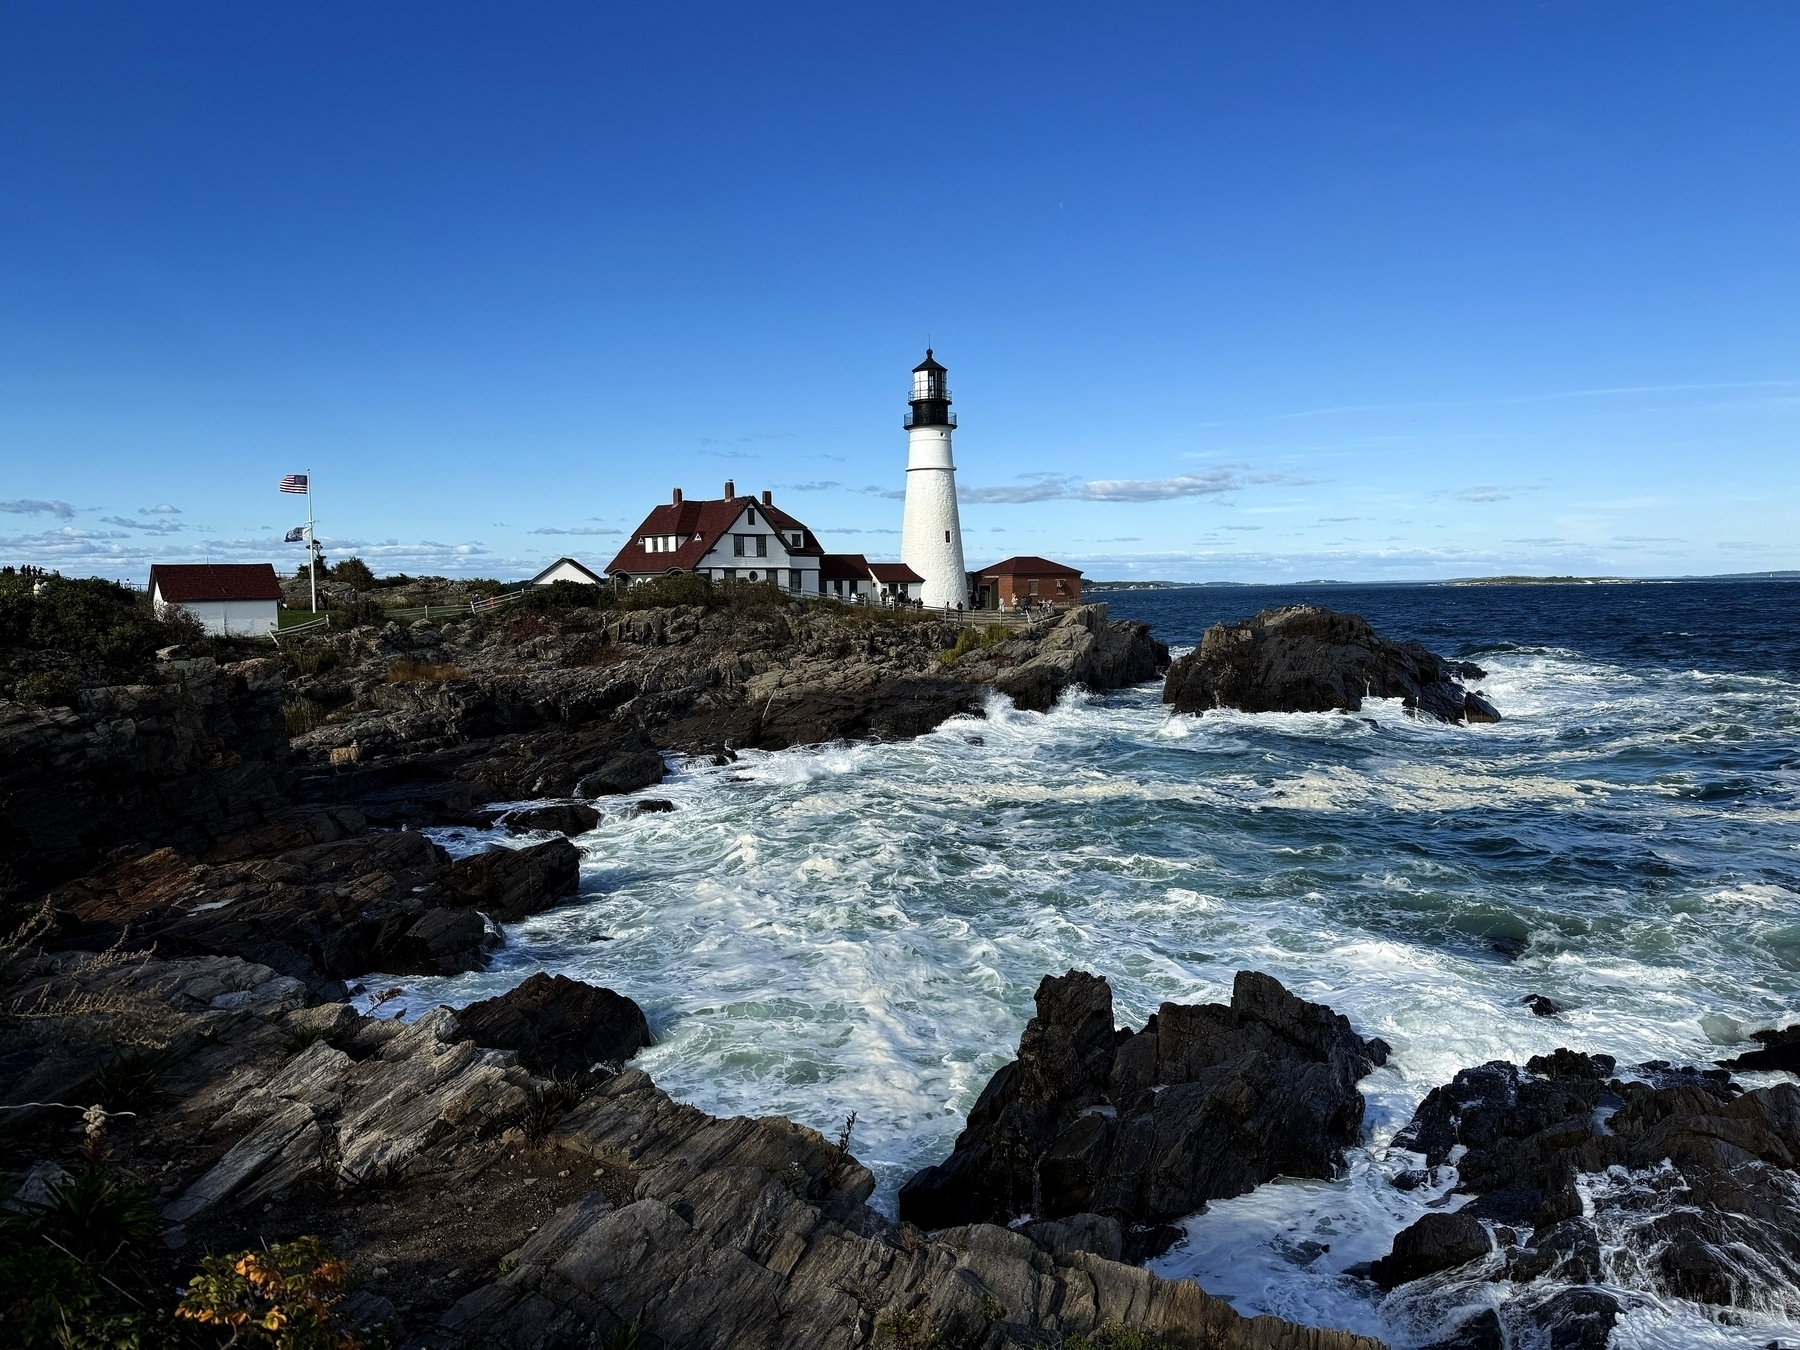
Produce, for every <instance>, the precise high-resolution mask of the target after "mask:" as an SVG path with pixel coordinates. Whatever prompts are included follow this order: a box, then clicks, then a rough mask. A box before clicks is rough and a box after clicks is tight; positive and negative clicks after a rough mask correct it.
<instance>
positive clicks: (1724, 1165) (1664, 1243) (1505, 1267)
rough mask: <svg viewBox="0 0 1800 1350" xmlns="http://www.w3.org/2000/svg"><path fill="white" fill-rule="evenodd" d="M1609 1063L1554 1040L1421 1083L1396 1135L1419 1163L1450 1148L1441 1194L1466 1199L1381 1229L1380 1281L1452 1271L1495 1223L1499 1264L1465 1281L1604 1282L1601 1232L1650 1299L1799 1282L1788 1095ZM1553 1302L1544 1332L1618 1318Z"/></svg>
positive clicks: (1755, 1290) (1742, 1296)
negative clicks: (1445, 1211) (1388, 1239)
mask: <svg viewBox="0 0 1800 1350" xmlns="http://www.w3.org/2000/svg"><path fill="white" fill-rule="evenodd" d="M1615 1068H1616V1066H1615V1064H1614V1062H1613V1060H1612V1059H1611V1058H1610V1057H1608V1056H1605V1055H1587V1054H1580V1053H1576V1052H1574V1051H1570V1050H1558V1051H1556V1052H1555V1053H1554V1054H1551V1055H1542V1056H1538V1057H1535V1058H1533V1059H1531V1060H1530V1061H1528V1062H1527V1064H1526V1065H1525V1067H1524V1068H1523V1069H1520V1068H1519V1067H1518V1066H1517V1065H1514V1064H1509V1063H1506V1062H1503V1061H1495V1062H1493V1063H1490V1064H1483V1065H1480V1066H1478V1067H1476V1068H1471V1069H1464V1070H1463V1071H1462V1072H1460V1073H1458V1074H1457V1075H1456V1077H1455V1078H1454V1079H1453V1080H1452V1081H1451V1082H1450V1083H1448V1084H1446V1085H1444V1086H1443V1087H1439V1088H1435V1089H1433V1090H1432V1092H1431V1093H1430V1095H1429V1096H1427V1097H1426V1099H1425V1100H1424V1102H1423V1103H1421V1104H1420V1106H1419V1109H1418V1111H1417V1112H1415V1113H1414V1115H1413V1119H1412V1121H1411V1123H1410V1124H1409V1125H1408V1126H1407V1127H1406V1129H1405V1130H1403V1131H1402V1132H1401V1133H1400V1135H1399V1136H1398V1137H1397V1138H1396V1140H1395V1145H1396V1146H1397V1147H1400V1148H1405V1149H1411V1150H1415V1151H1417V1152H1420V1153H1423V1154H1424V1155H1425V1159H1426V1162H1427V1163H1428V1164H1429V1165H1431V1166H1433V1167H1436V1166H1438V1165H1440V1164H1442V1163H1444V1162H1446V1161H1447V1160H1448V1159H1449V1158H1450V1157H1451V1155H1452V1151H1453V1150H1454V1149H1456V1148H1457V1147H1458V1146H1459V1145H1460V1146H1462V1147H1463V1148H1465V1149H1466V1150H1467V1151H1466V1152H1465V1153H1464V1154H1462V1156H1461V1157H1460V1158H1459V1159H1458V1161H1457V1163H1456V1168H1457V1177H1458V1180H1457V1190H1459V1191H1462V1192H1464V1193H1468V1194H1472V1195H1474V1196H1475V1197H1476V1198H1475V1199H1474V1200H1473V1201H1472V1202H1471V1203H1469V1204H1467V1205H1466V1206H1465V1207H1463V1208H1462V1209H1460V1210H1458V1211H1456V1212H1455V1213H1454V1214H1451V1215H1442V1214H1432V1215H1427V1216H1426V1217H1425V1218H1423V1219H1421V1220H1419V1222H1417V1223H1415V1224H1414V1225H1413V1226H1412V1227H1411V1228H1408V1229H1406V1230H1405V1231H1403V1232H1402V1233H1401V1234H1400V1235H1399V1236H1398V1237H1396V1239H1395V1241H1394V1250H1393V1253H1392V1254H1391V1255H1390V1256H1388V1257H1387V1258H1385V1259H1384V1260H1382V1261H1378V1262H1376V1263H1375V1273H1376V1275H1377V1279H1378V1280H1379V1282H1381V1283H1382V1284H1383V1286H1384V1287H1391V1286H1392V1285H1393V1284H1394V1283H1396V1282H1403V1281H1406V1280H1410V1279H1416V1278H1418V1277H1419V1276H1421V1275H1423V1274H1427V1273H1434V1272H1438V1271H1442V1270H1446V1269H1454V1268H1455V1267H1456V1266H1457V1265H1458V1264H1459V1263H1458V1262H1457V1261H1456V1260H1455V1259H1454V1258H1455V1257H1456V1256H1457V1254H1458V1253H1459V1252H1466V1253H1467V1256H1466V1258H1465V1259H1466V1260H1474V1259H1476V1258H1478V1257H1481V1256H1483V1255H1484V1254H1485V1253H1487V1252H1488V1251H1489V1250H1490V1249H1491V1244H1489V1243H1486V1242H1485V1238H1486V1230H1490V1229H1500V1228H1504V1229H1506V1230H1507V1243H1506V1244H1503V1245H1505V1246H1506V1252H1505V1260H1504V1262H1500V1263H1494V1265H1493V1267H1492V1268H1490V1267H1488V1266H1481V1267H1478V1268H1477V1269H1476V1270H1475V1271H1474V1272H1473V1273H1471V1275H1470V1277H1469V1278H1471V1279H1479V1278H1504V1279H1509V1280H1513V1281H1519V1282H1524V1281H1530V1280H1536V1279H1540V1278H1548V1279H1551V1280H1554V1281H1558V1282H1561V1283H1565V1284H1572V1285H1586V1284H1592V1283H1597V1282H1601V1281H1606V1280H1609V1265H1608V1262H1609V1259H1610V1258H1608V1257H1607V1255H1606V1251H1605V1249H1606V1246H1607V1243H1603V1241H1602V1239H1601V1230H1602V1229H1603V1228H1605V1229H1607V1230H1608V1231H1610V1232H1612V1233H1613V1234H1614V1236H1613V1237H1611V1238H1609V1239H1608V1242H1610V1243H1614V1244H1617V1243H1619V1242H1621V1241H1624V1242H1626V1243H1627V1244H1629V1245H1630V1246H1631V1250H1629V1251H1627V1253H1626V1254H1625V1255H1624V1256H1623V1257H1622V1258H1620V1259H1621V1260H1624V1261H1625V1262H1626V1263H1627V1265H1628V1266H1629V1268H1630V1269H1631V1270H1632V1271H1634V1272H1635V1274H1634V1275H1633V1277H1632V1278H1634V1279H1636V1280H1638V1281H1639V1282H1641V1283H1642V1284H1643V1286H1644V1287H1646V1289H1647V1290H1648V1292H1651V1293H1654V1294H1656V1295H1658V1296H1662V1297H1673V1298H1683V1299H1693V1300H1696V1301H1699V1302H1702V1303H1710V1304H1716V1305H1723V1306H1739V1307H1743V1306H1752V1305H1753V1304H1754V1303H1755V1300H1757V1299H1758V1298H1760V1297H1762V1296H1763V1293H1764V1292H1766V1290H1767V1289H1768V1288H1770V1287H1771V1286H1773V1285H1780V1284H1785V1285H1786V1286H1788V1287H1789V1288H1793V1287H1800V1176H1797V1175H1796V1172H1795V1169H1796V1166H1797V1164H1800V1089H1797V1088H1795V1087H1794V1086H1793V1085H1792V1084H1786V1083H1784V1084H1779V1085H1777V1086H1775V1087H1769V1088H1761V1089H1758V1090H1756V1091H1753V1092H1743V1091H1742V1090H1741V1089H1740V1088H1739V1086H1738V1085H1737V1084H1736V1083H1734V1082H1732V1081H1731V1080H1730V1077H1729V1075H1727V1074H1725V1073H1723V1072H1721V1071H1718V1070H1695V1069H1691V1068H1689V1069H1682V1068H1677V1067H1674V1066H1671V1065H1668V1064H1666V1063H1664V1062H1661V1061H1656V1062H1652V1063H1650V1064H1647V1065H1640V1066H1639V1067H1638V1068H1637V1069H1635V1070H1633V1071H1632V1072H1631V1074H1630V1075H1629V1076H1628V1077H1625V1078H1620V1077H1618V1076H1615ZM1584 1177H1585V1178H1587V1180H1586V1181H1585V1182H1580V1183H1579V1184H1578V1179H1579V1178H1584ZM1584 1191H1585V1194H1586V1203H1585V1204H1584ZM1452 1221H1454V1222H1455V1224H1456V1225H1457V1227H1456V1230H1455V1231H1454V1232H1452V1231H1451V1222H1452ZM1471 1225H1473V1226H1472V1227H1471ZM1478 1229H1480V1230H1483V1238H1484V1242H1483V1244H1482V1245H1481V1246H1479V1248H1478V1247H1477V1244H1476V1238H1475V1235H1476V1231H1477V1230H1478ZM1621 1233H1623V1234H1625V1235H1626V1236H1624V1237H1623V1238H1622V1237H1621V1236H1620V1234H1621ZM1459 1244H1460V1245H1459ZM1575 1295H1579V1297H1575ZM1553 1304H1554V1306H1551V1305H1545V1307H1543V1308H1540V1309H1539V1310H1538V1314H1537V1316H1538V1317H1539V1325H1540V1327H1542V1328H1545V1329H1547V1330H1548V1334H1549V1336H1550V1339H1551V1341H1552V1342H1553V1343H1555V1344H1566V1345H1569V1346H1585V1345H1595V1346H1600V1345H1604V1344H1605V1343H1606V1334H1607V1332H1608V1331H1609V1330H1610V1328H1611V1326H1612V1322H1613V1319H1614V1317H1615V1316H1616V1315H1617V1312H1618V1305H1617V1304H1616V1302H1615V1301H1613V1300H1612V1299H1611V1297H1610V1296H1609V1295H1604V1294H1601V1293H1598V1292H1597V1291H1588V1290H1582V1289H1576V1290H1572V1291H1570V1293H1569V1294H1568V1295H1559V1296H1558V1298H1557V1299H1556V1300H1554V1301H1553ZM1546 1319H1547V1320H1546Z"/></svg>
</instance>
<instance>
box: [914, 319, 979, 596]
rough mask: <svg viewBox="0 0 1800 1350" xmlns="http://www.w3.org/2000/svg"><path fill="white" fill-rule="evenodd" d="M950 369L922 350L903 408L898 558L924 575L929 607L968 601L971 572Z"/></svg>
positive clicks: (925, 593)
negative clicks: (959, 503) (961, 512)
mask: <svg viewBox="0 0 1800 1350" xmlns="http://www.w3.org/2000/svg"><path fill="white" fill-rule="evenodd" d="M949 376H950V372H949V371H947V370H946V369H944V367H943V366H941V365H939V364H938V363H937V361H936V360H935V359H934V358H933V357H932V355H931V349H930V348H929V347H927V348H926V349H925V359H924V360H923V361H921V362H919V364H918V365H916V366H914V367H913V382H912V398H911V400H910V404H911V406H910V407H909V408H908V409H907V412H906V432H907V441H908V445H907V453H906V514H905V517H904V519H903V521H902V523H901V530H900V558H901V561H902V562H904V563H905V564H906V565H907V566H908V567H910V568H912V570H913V571H915V572H917V573H918V574H919V575H920V576H922V577H923V578H925V585H924V587H923V590H922V595H923V598H924V601H925V605H926V607H927V608H937V607H939V606H942V605H952V606H955V605H962V606H965V607H966V606H967V605H968V603H969V573H968V570H967V569H966V568H965V566H964V565H963V546H962V522H961V521H960V520H959V519H957V514H956V461H955V460H954V459H952V458H951V457H950V433H951V432H952V431H954V430H955V429H956V414H955V413H953V412H951V411H950V379H949Z"/></svg>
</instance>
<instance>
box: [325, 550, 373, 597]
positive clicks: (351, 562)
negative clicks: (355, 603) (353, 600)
mask: <svg viewBox="0 0 1800 1350" xmlns="http://www.w3.org/2000/svg"><path fill="white" fill-rule="evenodd" d="M331 579H332V580H333V581H341V582H343V583H344V585H346V586H354V587H355V588H356V589H357V590H359V591H372V590H374V589H375V574H374V573H373V572H371V571H370V570H369V565H368V564H367V563H366V562H364V561H363V560H362V559H361V558H345V559H344V561H342V562H341V563H339V564H338V565H337V566H335V567H333V568H332V569H331Z"/></svg>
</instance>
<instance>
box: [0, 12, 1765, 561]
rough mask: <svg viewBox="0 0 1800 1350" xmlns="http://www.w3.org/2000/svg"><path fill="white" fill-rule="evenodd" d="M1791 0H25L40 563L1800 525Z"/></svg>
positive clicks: (9, 543) (15, 83) (18, 62)
mask: <svg viewBox="0 0 1800 1350" xmlns="http://www.w3.org/2000/svg"><path fill="white" fill-rule="evenodd" d="M1796 70H1800V6H1795V5H1793V4H1791V3H1743V4H1734V5H1730V6H1720V5H1702V4H1662V5H1651V4H1621V3H1605V2H1603V0H1594V2H1590V3H1580V4H1559V3H1548V4H1537V5H1524V4H1503V3H1485V4H1483V3H1468V4H1458V5H1445V4H1442V3H1430V4H1374V5H1345V4H1341V3H1330V4H1288V5H1224V4H1212V5H1191V4H1189V5H1164V4H1135V5H1129V6H1124V5H1121V6H1092V7H1083V8H1067V7H1055V6H1046V5H1041V4H1038V5H1026V4H1019V5H972V6H955V7H944V6H916V5H891V4H889V5H841V4H840V5H823V4H821V5H816V6H805V5H783V6H777V7H772V8H769V7H756V6H742V5H738V6H719V7H704V6H688V5H656V6H630V7H625V6H617V7H614V6H602V5H557V4H532V5H523V6H491V5H483V6H474V5H459V4H449V3H438V4H432V5H425V4H408V5H402V4H381V3H377V4H367V3H365V4H360V5H348V4H337V3H318V4H308V5H304V6H300V5H291V6H281V7H277V6H244V5H228V4H225V3H212V4H204V5H195V4H182V3H163V4H157V5H141V4H139V5H119V6H106V5H94V4H81V3H68V2H67V0H56V2H54V3H21V2H19V0H14V2H13V3H10V4H8V5H6V6H5V7H4V8H3V9H0V562H9V563H17V562H34V563H41V564H47V565H51V566H57V567H60V568H61V569H62V570H63V571H65V572H67V573H90V572H91V573H98V574H101V575H109V576H121V577H136V578H139V579H141V577H142V575H143V572H144V570H145V568H146V566H147V564H148V563H149V562H151V561H154V560H157V559H165V560H171V561H174V560H190V559H200V558H206V557H210V558H213V559H215V560H222V559H241V558H248V559H262V558H268V559H271V560H273V561H276V562H277V563H280V564H283V565H287V564H292V563H297V562H298V561H299V557H298V555H299V552H300V550H299V549H298V548H296V547H291V546H283V545H281V544H280V543H279V540H280V537H281V534H282V532H283V531H284V530H285V529H286V528H287V527H288V526H290V525H292V524H294V523H296V521H297V520H298V519H299V515H298V514H297V513H296V506H295V503H296V500H297V499H296V498H293V497H280V496H278V495H277V493H276V491H275V484H276V481H277V479H278V478H279V477H280V475H281V474H283V473H286V472H291V471H298V470H310V471H311V473H312V474H313V476H314V480H315V484H316V487H317V493H318V495H317V510H318V513H319V516H320V520H321V530H320V533H321V537H322V538H323V539H324V540H325V542H326V543H327V545H328V547H329V548H330V551H331V554H332V556H333V557H342V556H345V555H347V554H349V553H352V552H354V553H359V554H360V555H361V556H363V557H364V558H366V559H368V560H369V561H370V563H371V564H372V565H373V566H374V567H375V568H376V570H377V571H397V570H405V571H409V572H415V573H416V572H421V571H425V572H444V573H450V574H478V575H497V576H502V577H512V576H520V575H526V574H528V573H529V572H530V571H532V570H535V569H536V567H538V566H540V565H541V564H542V563H543V562H545V561H547V560H549V559H551V558H554V557H556V556H558V555H559V554H563V553H570V554H573V555H575V556H577V557H581V558H583V559H585V560H587V561H589V562H590V563H603V562H604V561H606V559H608V558H609V557H610V556H611V554H612V552H613V550H614V549H615V548H616V547H617V545H618V542H619V539H620V535H619V534H618V533H616V532H617V531H622V530H627V529H629V528H631V526H632V525H634V524H635V523H636V522H637V521H638V520H639V519H640V518H641V516H642V514H643V513H644V511H645V510H647V509H648V507H649V506H651V505H653V504H654V503H656V502H659V501H662V500H664V499H665V498H666V496H667V493H668V491H669V489H670V487H671V486H674V485H680V486H682V487H683V488H684V489H685V490H686V492H687V493H688V495H689V496H690V497H692V496H698V495H716V493H717V492H718V490H719V484H721V483H722V482H723V480H724V479H725V478H727V477H731V478H734V479H735V480H736V482H737V485H738V487H739V489H740V490H761V489H763V488H772V489H773V490H774V491H775V493H776V495H777V499H778V500H779V501H781V502H782V503H783V504H784V505H786V506H787V507H788V508H789V509H790V510H792V511H793V512H794V513H795V514H797V515H799V516H800V517H801V518H802V519H804V520H806V521H807V522H808V523H809V524H811V525H812V526H813V527H814V528H815V529H816V530H818V531H819V532H820V534H821V535H822V536H824V538H825V540H826V543H827V546H828V547H829V546H834V545H835V546H837V547H840V548H843V549H846V550H857V551H862V552H866V553H868V554H870V555H871V556H876V557H879V556H892V555H894V554H895V553H896V552H897V550H898V542H899V534H898V530H899V525H900V503H899V501H898V500H897V494H898V493H899V491H900V489H901V486H902V479H903V466H904V463H905V449H906V447H905V434H904V432H903V431H902V429H901V425H900V418H901V414H902V413H903V411H904V406H905V405H904V399H905V393H906V385H907V371H908V370H909V369H910V368H911V367H912V365H913V364H914V363H915V362H916V361H917V360H918V359H919V357H920V355H921V349H922V348H923V347H924V345H925V343H926V341H927V339H928V338H929V339H930V340H931V341H932V342H933V343H934V345H935V347H936V349H937V352H938V355H939V356H940V358H941V359H943V360H944V361H945V363H946V364H947V365H948V366H949V367H950V371H951V383H952V387H953V390H954V392H955V394H956V399H957V402H956V407H957V411H958V413H959V415H960V417H961V430H960V431H959V433H958V440H957V459H958V465H959V477H960V480H961V483H962V487H963V492H964V495H965V498H966V502H965V506H964V516H963V520H964V527H965V532H966V535H967V551H968V554H969V557H970V560H971V562H972V563H973V562H985V561H990V560H993V559H997V558H999V557H1003V556H1006V555H1008V554H1012V553H1023V552H1029V553H1043V554H1049V555H1051V556H1054V557H1058V558H1062V559H1065V560H1068V561H1070V562H1073V563H1075V564H1076V565H1078V566H1081V567H1083V568H1084V569H1086V570H1087V572H1088V574H1089V576H1090V577H1100V576H1106V577H1113V576H1138V577H1167V578H1174V579H1191V580H1235V581H1256V580H1297V579H1304V578H1313V577H1333V578H1340V579H1400V578H1413V577H1447V576H1465V575H1482V574H1492V573H1497V572H1535V573H1545V572H1557V573H1561V572H1577V573H1617V574H1627V575H1669V574H1679V573H1707V572H1737V571H1751V570H1761V569H1766V568H1792V567H1800V532H1797V531H1796V529H1795V523H1796V512H1795V508H1794V503H1795V501H1796V490H1797V489H1800V467H1797V465H1800V454H1796V450H1797V449H1800V445H1797V440H1800V437H1797V433H1800V342H1797V341H1796V338H1797V316H1800V223H1797V222H1800V174H1797V173H1796V165H1797V164H1800V134H1797V133H1800V79H1797V78H1796V77H1795V71H1796Z"/></svg>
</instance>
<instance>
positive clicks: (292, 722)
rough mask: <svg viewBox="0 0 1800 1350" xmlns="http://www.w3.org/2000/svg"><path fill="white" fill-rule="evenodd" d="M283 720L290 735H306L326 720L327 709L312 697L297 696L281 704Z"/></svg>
mask: <svg viewBox="0 0 1800 1350" xmlns="http://www.w3.org/2000/svg"><path fill="white" fill-rule="evenodd" d="M281 720H282V721H284V722H286V723H287V734H288V735H289V736H304V735H305V734H306V733H307V732H309V731H311V730H312V729H313V728H314V727H316V726H318V725H319V723H321V722H323V721H324V720H325V710H324V709H323V708H321V707H320V706H319V705H318V704H316V703H314V702H313V701H312V700H311V699H310V698H297V699H295V700H294V701H293V702H292V703H284V704H282V705H281Z"/></svg>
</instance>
